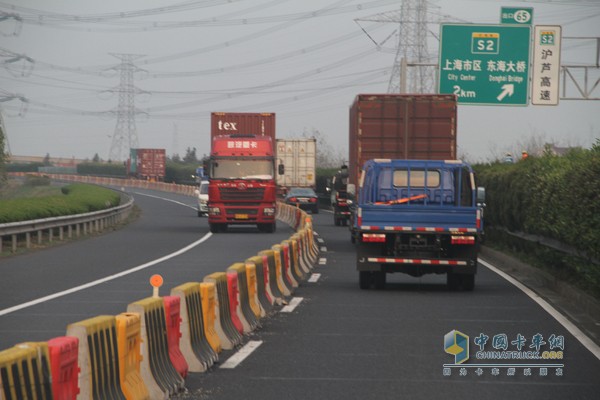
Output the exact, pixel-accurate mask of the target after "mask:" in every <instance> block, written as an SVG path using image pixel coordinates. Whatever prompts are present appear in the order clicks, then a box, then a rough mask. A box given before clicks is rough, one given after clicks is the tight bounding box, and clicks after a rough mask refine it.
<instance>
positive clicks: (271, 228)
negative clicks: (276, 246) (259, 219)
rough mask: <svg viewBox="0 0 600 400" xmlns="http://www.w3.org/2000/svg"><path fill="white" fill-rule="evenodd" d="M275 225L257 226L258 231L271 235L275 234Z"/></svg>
mask: <svg viewBox="0 0 600 400" xmlns="http://www.w3.org/2000/svg"><path fill="white" fill-rule="evenodd" d="M275 227H276V225H275V223H274V222H273V223H272V224H258V230H259V231H261V232H265V233H273V232H275Z"/></svg>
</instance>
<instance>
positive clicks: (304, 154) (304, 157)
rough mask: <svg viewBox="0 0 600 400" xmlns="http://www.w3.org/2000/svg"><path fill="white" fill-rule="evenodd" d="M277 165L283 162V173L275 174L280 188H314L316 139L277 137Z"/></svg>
mask: <svg viewBox="0 0 600 400" xmlns="http://www.w3.org/2000/svg"><path fill="white" fill-rule="evenodd" d="M276 146H277V149H276V151H277V156H276V159H275V162H276V164H277V165H280V164H283V166H284V174H283V175H279V174H277V186H278V188H280V189H283V191H285V189H289V188H292V187H310V188H313V189H315V183H316V171H315V169H316V162H317V140H316V139H314V138H312V139H277V145H276Z"/></svg>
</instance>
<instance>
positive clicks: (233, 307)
mask: <svg viewBox="0 0 600 400" xmlns="http://www.w3.org/2000/svg"><path fill="white" fill-rule="evenodd" d="M225 274H226V275H227V294H228V296H229V312H230V313H231V321H232V322H233V325H234V326H235V329H237V331H238V332H239V333H240V335H243V334H244V332H248V330H249V329H250V328H249V326H248V322H246V320H245V319H244V316H243V315H242V308H241V307H240V296H239V289H238V279H237V274H236V273H231V272H229V271H226V272H225Z"/></svg>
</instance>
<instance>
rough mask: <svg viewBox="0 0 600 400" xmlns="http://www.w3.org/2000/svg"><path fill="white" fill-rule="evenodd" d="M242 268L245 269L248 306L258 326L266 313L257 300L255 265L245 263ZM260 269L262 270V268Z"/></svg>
mask: <svg viewBox="0 0 600 400" xmlns="http://www.w3.org/2000/svg"><path fill="white" fill-rule="evenodd" d="M244 266H245V268H246V281H247V283H248V305H249V306H250V310H251V311H252V315H254V318H256V321H257V324H258V325H259V324H260V322H259V320H260V319H261V318H263V317H264V316H265V315H266V313H265V310H263V309H262V307H261V306H260V301H259V300H258V276H257V274H256V264H254V263H253V262H250V263H249V262H245V263H244ZM260 269H262V266H261V267H260ZM263 288H264V287H263Z"/></svg>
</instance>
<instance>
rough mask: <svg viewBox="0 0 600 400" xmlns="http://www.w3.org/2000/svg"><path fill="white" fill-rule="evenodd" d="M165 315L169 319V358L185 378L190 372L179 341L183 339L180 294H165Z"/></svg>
mask: <svg viewBox="0 0 600 400" xmlns="http://www.w3.org/2000/svg"><path fill="white" fill-rule="evenodd" d="M163 302H164V305H165V317H166V320H167V343H168V345H169V359H170V360H171V364H173V367H175V370H177V372H178V373H179V375H181V377H182V378H183V379H185V377H186V376H187V374H188V370H189V367H188V364H187V361H185V357H184V356H183V354H181V349H180V348H179V341H180V339H181V307H180V305H181V300H180V299H179V297H178V296H164V297H163Z"/></svg>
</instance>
